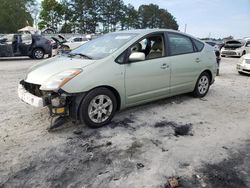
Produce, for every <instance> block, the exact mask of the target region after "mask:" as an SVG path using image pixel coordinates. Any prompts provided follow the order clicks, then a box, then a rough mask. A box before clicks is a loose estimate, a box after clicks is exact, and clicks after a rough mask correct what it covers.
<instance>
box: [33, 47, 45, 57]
mask: <svg viewBox="0 0 250 188" xmlns="http://www.w3.org/2000/svg"><path fill="white" fill-rule="evenodd" d="M32 56H33V58H34V59H43V57H44V51H43V49H41V48H35V49H34V50H33V52H32Z"/></svg>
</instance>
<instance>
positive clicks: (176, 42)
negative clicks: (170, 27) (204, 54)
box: [168, 33, 194, 55]
mask: <svg viewBox="0 0 250 188" xmlns="http://www.w3.org/2000/svg"><path fill="white" fill-rule="evenodd" d="M168 38H169V48H170V53H171V55H181V54H187V53H193V52H194V47H193V43H192V41H191V39H190V38H189V37H186V36H184V35H179V34H175V33H169V34H168Z"/></svg>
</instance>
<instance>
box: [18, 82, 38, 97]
mask: <svg viewBox="0 0 250 188" xmlns="http://www.w3.org/2000/svg"><path fill="white" fill-rule="evenodd" d="M20 84H22V85H23V87H24V88H25V89H26V90H27V91H28V92H30V93H31V94H33V95H35V96H37V97H42V96H43V92H42V91H41V90H40V89H39V88H40V87H41V85H38V84H31V83H28V82H25V81H23V80H22V81H21V82H20Z"/></svg>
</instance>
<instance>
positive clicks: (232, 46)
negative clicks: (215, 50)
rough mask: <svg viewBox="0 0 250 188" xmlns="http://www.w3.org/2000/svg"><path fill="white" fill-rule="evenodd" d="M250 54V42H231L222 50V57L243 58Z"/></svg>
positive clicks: (226, 43)
mask: <svg viewBox="0 0 250 188" xmlns="http://www.w3.org/2000/svg"><path fill="white" fill-rule="evenodd" d="M247 53H250V41H245V40H243V41H239V40H229V41H227V42H225V45H224V47H223V48H222V49H221V56H222V57H225V56H234V57H241V56H243V55H245V54H247Z"/></svg>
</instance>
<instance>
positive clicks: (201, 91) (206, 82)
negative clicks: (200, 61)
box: [193, 72, 211, 98]
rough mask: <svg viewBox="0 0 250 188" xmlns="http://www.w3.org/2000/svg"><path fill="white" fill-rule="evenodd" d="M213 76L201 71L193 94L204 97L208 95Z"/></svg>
mask: <svg viewBox="0 0 250 188" xmlns="http://www.w3.org/2000/svg"><path fill="white" fill-rule="evenodd" d="M210 82H211V78H210V75H209V74H208V73H207V72H203V73H201V75H200V76H199V78H198V80H197V82H196V85H195V88H194V91H193V96H194V97H200V98H202V97H204V96H206V94H207V92H208V91H209V87H210Z"/></svg>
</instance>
